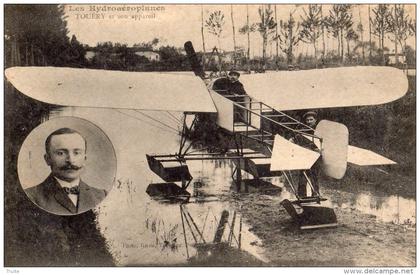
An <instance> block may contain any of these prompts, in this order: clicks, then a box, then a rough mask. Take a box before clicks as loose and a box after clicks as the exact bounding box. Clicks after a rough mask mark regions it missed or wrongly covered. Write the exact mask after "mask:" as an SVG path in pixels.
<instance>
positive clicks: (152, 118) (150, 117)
mask: <svg viewBox="0 0 420 275" xmlns="http://www.w3.org/2000/svg"><path fill="white" fill-rule="evenodd" d="M135 111H136V112H137V113H139V114H142V115H143V116H145V117H148V118H149V119H151V120H153V121H156V122H157V123H160V124H162V125H164V126H166V127H168V128H170V129H172V130H174V131H176V132H178V129H176V128H174V127H172V126H170V125H168V124H166V123H163V122H162V121H159V120H157V119H155V118H154V117H152V116H149V115H147V114H145V113H143V112H141V111H139V110H135Z"/></svg>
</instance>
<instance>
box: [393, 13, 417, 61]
mask: <svg viewBox="0 0 420 275" xmlns="http://www.w3.org/2000/svg"><path fill="white" fill-rule="evenodd" d="M386 19H387V26H388V31H389V32H390V33H392V34H393V36H392V37H390V40H391V41H392V42H394V45H395V60H396V61H397V62H398V58H397V55H398V47H397V43H398V44H400V47H401V50H402V52H403V54H404V55H405V51H404V49H405V48H406V45H407V44H406V41H407V39H408V37H410V36H412V35H414V34H415V29H414V26H415V24H413V20H412V19H411V18H410V17H409V15H408V14H407V13H406V12H405V8H404V5H394V8H393V9H392V10H391V12H390V13H389V16H388V17H387V18H386Z"/></svg>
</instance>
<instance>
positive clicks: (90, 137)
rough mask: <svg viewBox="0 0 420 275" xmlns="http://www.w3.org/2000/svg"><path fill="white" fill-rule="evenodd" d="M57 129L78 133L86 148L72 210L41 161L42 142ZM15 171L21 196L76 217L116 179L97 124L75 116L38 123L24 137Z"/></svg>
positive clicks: (111, 156)
mask: <svg viewBox="0 0 420 275" xmlns="http://www.w3.org/2000/svg"><path fill="white" fill-rule="evenodd" d="M61 128H70V129H72V130H75V131H76V132H78V133H80V135H81V136H82V137H83V138H84V139H85V141H86V145H87V146H86V161H85V165H84V166H85V167H84V169H83V171H82V174H81V177H80V184H79V187H80V194H79V196H78V200H77V201H78V202H77V205H73V207H75V209H76V210H74V208H72V205H69V204H68V203H69V202H71V201H70V199H68V197H67V194H65V193H64V195H63V194H61V192H60V191H61V188H59V187H60V185H59V184H58V181H57V180H56V179H55V178H54V177H52V174H51V169H50V167H49V166H48V165H47V163H46V161H45V159H44V155H45V153H46V152H45V151H46V150H45V140H46V139H47V137H48V136H49V135H50V134H51V133H53V132H54V131H56V130H58V129H61ZM17 172H18V177H19V182H20V184H21V186H22V189H23V190H24V192H25V194H26V195H27V197H28V198H29V199H30V200H31V201H32V202H33V203H34V204H36V205H37V206H38V207H39V208H41V209H43V210H45V211H47V212H49V213H52V214H56V215H64V216H67V215H77V214H81V213H84V212H86V211H89V210H91V209H93V208H95V207H96V206H97V205H98V204H100V203H101V202H102V200H103V199H105V197H106V195H107V194H108V193H109V192H110V191H111V189H112V188H113V185H114V183H115V178H116V172H117V157H116V153H115V149H114V146H113V144H112V142H111V140H110V139H109V137H108V136H107V135H106V134H105V132H104V131H103V130H102V129H101V128H99V127H98V126H97V125H95V124H94V123H92V122H90V121H88V120H86V119H83V118H79V117H73V116H60V117H56V118H52V119H49V120H47V121H45V122H43V123H41V124H40V125H38V126H37V127H36V128H34V129H33V130H32V131H31V132H30V133H29V135H28V136H27V137H26V138H25V140H24V142H23V143H22V146H21V148H20V151H19V155H18V163H17ZM51 179H52V180H51ZM47 182H48V183H47ZM41 183H42V184H41ZM47 186H48V187H47ZM52 186H58V188H55V187H52ZM44 187H46V188H44ZM82 187H85V188H82ZM58 189H60V191H58ZM50 191H51V192H50ZM56 191H58V192H56ZM50 193H51V194H50Z"/></svg>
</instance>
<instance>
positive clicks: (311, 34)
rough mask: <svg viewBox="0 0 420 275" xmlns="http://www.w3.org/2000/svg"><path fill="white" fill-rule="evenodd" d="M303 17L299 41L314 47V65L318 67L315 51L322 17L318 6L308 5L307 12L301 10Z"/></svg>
mask: <svg viewBox="0 0 420 275" xmlns="http://www.w3.org/2000/svg"><path fill="white" fill-rule="evenodd" d="M303 12H304V13H305V15H304V16H301V19H302V23H301V27H302V29H301V31H300V40H302V41H303V42H305V43H308V44H312V46H313V47H314V54H315V65H316V67H318V51H317V45H316V44H317V40H318V38H319V37H320V36H321V34H322V29H321V28H322V24H323V20H322V16H321V6H320V5H309V6H308V11H306V10H305V9H304V10H303Z"/></svg>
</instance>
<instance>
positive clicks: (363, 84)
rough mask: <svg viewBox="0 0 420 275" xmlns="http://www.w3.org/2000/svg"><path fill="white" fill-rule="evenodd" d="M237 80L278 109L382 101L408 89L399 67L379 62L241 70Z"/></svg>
mask: <svg viewBox="0 0 420 275" xmlns="http://www.w3.org/2000/svg"><path fill="white" fill-rule="evenodd" d="M241 82H242V83H243V85H244V88H245V90H246V91H247V93H248V94H249V95H250V96H252V97H255V98H258V100H260V101H263V102H269V103H270V105H271V106H272V107H274V108H275V109H277V110H281V111H287V110H302V109H318V108H333V107H350V106H364V105H377V104H384V103H387V102H391V101H394V100H397V99H398V98H400V97H402V96H404V95H405V93H406V92H407V90H408V80H407V76H406V75H405V74H404V72H403V71H402V70H399V69H396V68H392V67H379V66H357V67H341V68H327V69H315V70H302V71H279V72H267V73H265V74H248V75H246V74H244V75H243V76H241Z"/></svg>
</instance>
